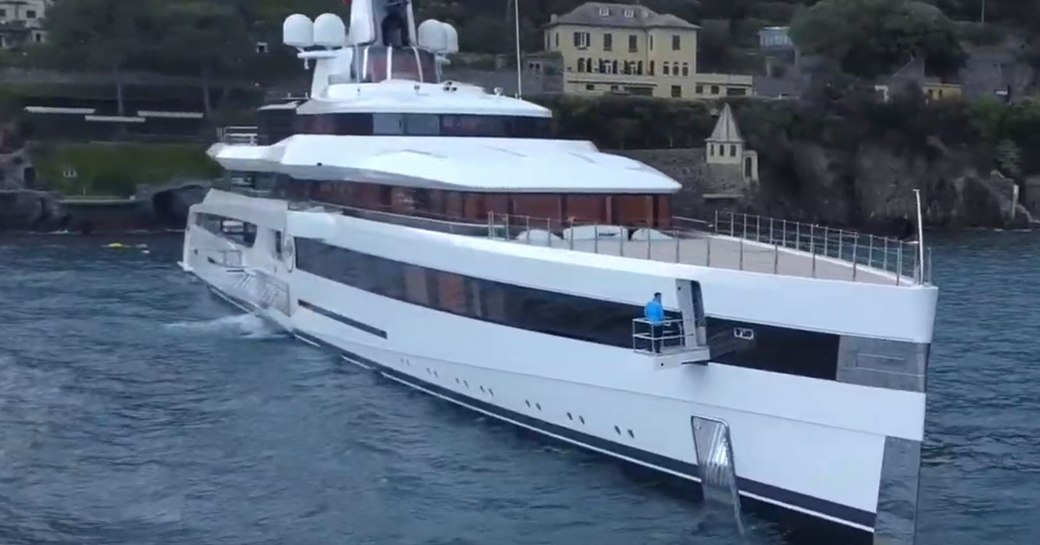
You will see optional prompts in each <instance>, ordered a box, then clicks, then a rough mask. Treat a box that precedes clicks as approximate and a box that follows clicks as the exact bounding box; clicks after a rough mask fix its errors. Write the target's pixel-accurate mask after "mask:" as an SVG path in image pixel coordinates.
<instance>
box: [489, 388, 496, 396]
mask: <svg viewBox="0 0 1040 545" xmlns="http://www.w3.org/2000/svg"><path fill="white" fill-rule="evenodd" d="M488 393H489V394H491V397H495V391H494V390H492V389H491V388H488Z"/></svg>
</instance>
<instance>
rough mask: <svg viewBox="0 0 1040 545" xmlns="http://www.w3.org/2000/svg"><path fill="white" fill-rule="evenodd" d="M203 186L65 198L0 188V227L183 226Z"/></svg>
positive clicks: (113, 229) (111, 229) (114, 229)
mask: <svg viewBox="0 0 1040 545" xmlns="http://www.w3.org/2000/svg"><path fill="white" fill-rule="evenodd" d="M206 191H208V188H207V187H206V186H205V185H203V184H199V183H190V184H185V185H183V186H181V185H178V186H173V187H163V188H160V189H158V190H154V191H148V192H146V193H144V194H143V195H142V196H141V197H140V198H134V199H127V200H90V199H73V200H64V199H63V198H62V197H61V195H59V194H57V193H54V192H48V191H36V190H32V189H11V190H0V231H3V230H8V231H31V232H53V231H64V230H69V231H73V232H82V233H85V234H89V233H119V232H126V231H160V230H166V229H183V228H184V225H185V221H186V220H187V217H188V208H189V207H190V206H191V205H193V204H195V203H197V202H201V201H202V199H203V198H204V197H205V196H206Z"/></svg>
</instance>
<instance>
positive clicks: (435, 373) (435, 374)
mask: <svg viewBox="0 0 1040 545" xmlns="http://www.w3.org/2000/svg"><path fill="white" fill-rule="evenodd" d="M433 376H435V377H437V378H440V375H438V374H437V370H436V369H434V370H433Z"/></svg>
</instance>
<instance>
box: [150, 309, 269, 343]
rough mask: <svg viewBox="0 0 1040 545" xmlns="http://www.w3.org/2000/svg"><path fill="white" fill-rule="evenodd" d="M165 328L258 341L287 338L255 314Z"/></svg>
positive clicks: (172, 325)
mask: <svg viewBox="0 0 1040 545" xmlns="http://www.w3.org/2000/svg"><path fill="white" fill-rule="evenodd" d="M164 328H165V329H169V330H173V331H177V332H183V333H194V334H203V335H218V336H234V337H239V338H244V339H257V340H265V339H280V338H284V337H285V331H283V330H282V329H281V328H279V327H277V326H275V325H274V324H272V323H270V322H268V321H266V320H264V319H263V318H261V317H259V316H257V315H255V314H238V315H235V316H224V317H221V318H215V319H213V320H195V321H184V322H174V323H171V324H165V325H164Z"/></svg>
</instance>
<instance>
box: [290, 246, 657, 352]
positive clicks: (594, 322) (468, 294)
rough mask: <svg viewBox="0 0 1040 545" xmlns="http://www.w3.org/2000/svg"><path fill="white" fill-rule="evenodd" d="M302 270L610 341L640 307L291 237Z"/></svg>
mask: <svg viewBox="0 0 1040 545" xmlns="http://www.w3.org/2000/svg"><path fill="white" fill-rule="evenodd" d="M296 264H297V267H298V268H299V269H300V270H301V271H306V272H309V273H311V274H315V275H317V276H321V277H324V278H327V279H329V280H332V281H334V282H339V283H341V284H346V285H349V286H353V287H355V288H358V289H361V290H364V291H368V292H371V293H375V294H378V295H382V296H384V297H390V298H393V299H397V300H399V301H405V302H408V303H412V304H416V305H421V306H424V307H428V308H434V309H436V310H440V311H444V312H450V313H452V314H457V315H460V316H466V317H469V318H473V319H476V320H484V321H488V322H495V323H499V324H502V325H506V326H510V327H516V328H520V329H526V330H529V331H536V332H539V333H545V334H548V335H556V336H559V337H567V338H570V339H578V340H582V341H588V342H594V343H599V344H606V345H611V346H620V347H631V346H632V319H633V318H639V317H641V316H642V315H643V309H642V307H639V306H635V305H629V304H625V303H615V302H612V301H600V300H597V299H591V298H588V297H578V296H573V295H564V294H560V293H553V292H549V291H543V290H537V289H532V288H524V287H520V286H514V285H511V284H505V283H502V282H494V281H491V280H484V279H480V278H474V277H470V276H465V275H460V274H455V273H451V272H446V271H437V270H431V269H424V268H422V267H417V266H415V265H408V264H405V263H400V262H397V261H392V260H389V259H384V258H381V257H376V256H371V255H367V254H362V253H359V252H355V251H352V250H346V249H343V248H337V247H335V246H329V245H327V244H324V243H321V242H318V241H315V240H311V239H296Z"/></svg>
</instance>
